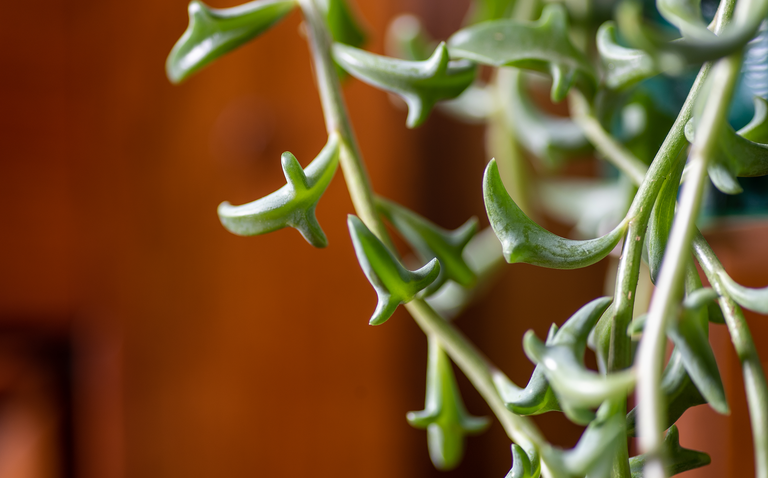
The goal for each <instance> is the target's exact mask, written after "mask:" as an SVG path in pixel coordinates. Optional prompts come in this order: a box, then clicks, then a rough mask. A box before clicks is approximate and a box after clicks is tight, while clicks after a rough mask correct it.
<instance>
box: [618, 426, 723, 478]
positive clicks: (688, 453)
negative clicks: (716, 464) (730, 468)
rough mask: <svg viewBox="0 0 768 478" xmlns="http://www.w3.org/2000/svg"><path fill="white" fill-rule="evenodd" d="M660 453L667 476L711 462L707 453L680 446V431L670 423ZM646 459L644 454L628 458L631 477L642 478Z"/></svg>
mask: <svg viewBox="0 0 768 478" xmlns="http://www.w3.org/2000/svg"><path fill="white" fill-rule="evenodd" d="M661 453H662V455H663V456H664V457H665V458H666V459H665V463H664V470H665V471H666V474H667V476H673V475H677V474H679V473H683V472H684V471H688V470H693V469H696V468H700V467H702V466H706V465H709V463H710V462H711V459H710V458H709V455H707V454H706V453H704V452H700V451H695V450H690V449H688V448H683V447H682V446H680V432H679V431H678V429H677V426H675V425H672V426H671V427H670V428H669V430H667V436H665V437H664V442H663V443H662V444H661ZM646 460H647V457H646V456H645V455H638V456H633V457H632V458H630V459H629V469H630V472H631V473H632V478H642V476H643V467H644V466H645V462H646Z"/></svg>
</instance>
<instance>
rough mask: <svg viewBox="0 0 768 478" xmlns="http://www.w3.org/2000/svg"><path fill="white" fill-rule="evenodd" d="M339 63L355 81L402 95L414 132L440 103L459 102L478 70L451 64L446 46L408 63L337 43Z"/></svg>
mask: <svg viewBox="0 0 768 478" xmlns="http://www.w3.org/2000/svg"><path fill="white" fill-rule="evenodd" d="M333 55H334V58H335V59H336V62H337V63H338V64H339V65H340V66H341V67H342V68H344V70H346V71H347V72H348V73H349V74H351V75H352V76H354V77H355V78H357V79H359V80H361V81H363V82H365V83H368V84H369V85H373V86H375V87H377V88H380V89H382V90H386V91H390V92H392V93H395V94H397V95H399V96H400V97H401V98H403V100H404V101H405V102H406V104H407V105H408V119H407V120H406V125H407V126H408V127H409V128H415V127H416V126H419V125H420V124H422V123H423V122H424V120H426V119H427V116H429V112H430V111H431V110H432V107H433V106H434V105H435V103H437V102H438V101H440V100H445V99H450V98H456V97H457V96H459V94H461V92H462V91H464V90H465V89H466V88H467V87H468V86H469V85H470V84H471V83H472V82H473V81H474V79H475V74H476V71H477V67H476V66H475V65H474V64H472V63H470V62H467V61H450V58H449V56H448V49H447V48H446V47H445V43H441V44H440V45H438V47H437V49H435V52H434V53H433V54H432V56H431V57H429V59H427V60H424V61H407V60H398V59H396V58H389V57H386V56H381V55H375V54H373V53H368V52H367V51H364V50H359V49H357V48H354V47H351V46H348V45H343V44H340V43H335V44H334V45H333Z"/></svg>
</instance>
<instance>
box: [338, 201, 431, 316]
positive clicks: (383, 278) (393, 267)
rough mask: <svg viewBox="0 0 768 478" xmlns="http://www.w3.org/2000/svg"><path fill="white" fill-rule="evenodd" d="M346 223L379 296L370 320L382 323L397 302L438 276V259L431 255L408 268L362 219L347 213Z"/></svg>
mask: <svg viewBox="0 0 768 478" xmlns="http://www.w3.org/2000/svg"><path fill="white" fill-rule="evenodd" d="M347 225H348V226H349V234H350V236H352V244H353V245H354V247H355V254H357V260H358V262H359V263H360V268H362V269H363V272H364V273H365V277H367V278H368V281H369V282H370V283H371V285H372V286H373V288H374V289H375V290H376V294H377V296H378V304H377V305H376V310H375V311H374V312H373V315H372V316H371V320H370V322H369V323H370V324H371V325H379V324H383V323H384V322H386V321H387V319H389V318H390V317H391V316H392V314H393V313H394V312H395V309H397V306H398V305H400V304H403V303H406V302H410V301H411V300H412V299H413V298H414V297H416V295H417V294H418V293H419V292H421V291H422V290H424V289H425V288H426V287H427V286H428V285H429V284H431V283H432V282H434V281H435V279H437V276H438V275H439V274H440V263H439V262H438V261H437V259H432V260H431V261H429V263H428V264H427V265H425V266H424V267H422V268H421V269H418V270H416V271H409V270H407V269H406V268H405V267H403V265H402V264H400V261H398V260H397V258H395V256H394V255H392V252H390V250H389V249H387V246H385V245H384V244H383V243H382V242H381V240H379V238H378V237H376V236H375V235H374V234H373V233H372V232H371V231H370V230H369V229H368V227H366V225H365V224H363V221H361V220H360V219H358V218H357V217H356V216H353V215H351V214H350V215H349V218H348V219H347Z"/></svg>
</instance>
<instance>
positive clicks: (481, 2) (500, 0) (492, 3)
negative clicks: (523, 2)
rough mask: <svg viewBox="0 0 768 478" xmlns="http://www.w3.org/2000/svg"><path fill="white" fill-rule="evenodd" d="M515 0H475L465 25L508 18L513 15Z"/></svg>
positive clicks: (465, 19)
mask: <svg viewBox="0 0 768 478" xmlns="http://www.w3.org/2000/svg"><path fill="white" fill-rule="evenodd" d="M514 6H515V1H514V0H474V1H473V2H472V3H471V4H470V7H469V12H467V16H466V17H465V18H464V24H465V25H474V24H475V23H480V22H486V21H488V20H498V19H501V18H508V17H509V16H511V15H512V10H513V8H514Z"/></svg>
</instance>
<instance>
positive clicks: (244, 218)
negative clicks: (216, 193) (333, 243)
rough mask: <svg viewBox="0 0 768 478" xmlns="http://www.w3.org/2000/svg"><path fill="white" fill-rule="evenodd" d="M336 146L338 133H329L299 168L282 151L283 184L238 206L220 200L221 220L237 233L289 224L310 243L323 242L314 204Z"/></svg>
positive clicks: (333, 163)
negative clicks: (324, 142)
mask: <svg viewBox="0 0 768 478" xmlns="http://www.w3.org/2000/svg"><path fill="white" fill-rule="evenodd" d="M339 149H340V140H339V137H338V135H335V134H333V135H331V136H329V137H328V143H326V145H325V147H324V148H323V149H322V151H320V153H319V154H318V155H317V157H316V158H315V159H314V160H313V161H312V162H311V163H310V164H309V165H308V166H307V168H306V169H301V165H300V164H299V162H298V161H297V160H296V157H295V156H294V155H292V154H291V153H289V152H285V153H283V155H282V157H281V161H282V166H283V173H284V174H285V179H286V181H287V183H286V185H285V186H283V187H282V188H280V189H278V190H277V191H275V192H273V193H272V194H270V195H268V196H265V197H263V198H261V199H257V200H256V201H253V202H249V203H248V204H243V205H242V206H232V205H231V204H229V203H228V202H223V203H221V204H220V205H219V219H220V220H221V223H222V224H223V225H224V227H225V228H226V229H227V230H228V231H230V232H232V233H234V234H237V235H240V236H255V235H258V234H265V233H267V232H272V231H276V230H278V229H282V228H284V227H287V226H290V227H293V228H296V229H297V230H298V231H299V232H300V233H301V235H302V236H304V239H306V240H307V242H309V243H310V244H312V245H313V246H315V247H325V246H327V245H328V239H327V238H326V237H325V233H324V232H323V230H322V228H320V224H319V223H318V222H317V218H316V217H315V208H316V207H317V203H318V201H319V200H320V197H321V196H322V195H323V193H324V192H325V189H326V188H327V187H328V184H330V182H331V179H333V175H334V173H335V172H336V167H337V166H338V164H339Z"/></svg>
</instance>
